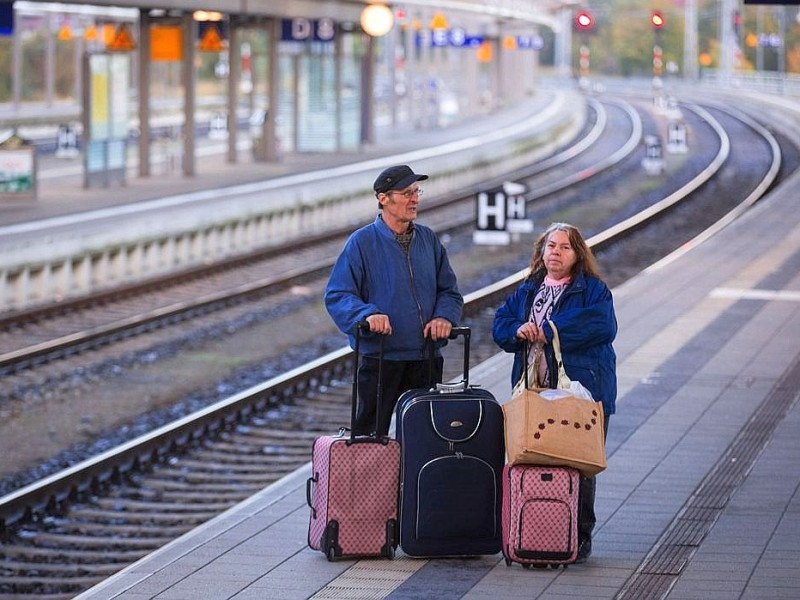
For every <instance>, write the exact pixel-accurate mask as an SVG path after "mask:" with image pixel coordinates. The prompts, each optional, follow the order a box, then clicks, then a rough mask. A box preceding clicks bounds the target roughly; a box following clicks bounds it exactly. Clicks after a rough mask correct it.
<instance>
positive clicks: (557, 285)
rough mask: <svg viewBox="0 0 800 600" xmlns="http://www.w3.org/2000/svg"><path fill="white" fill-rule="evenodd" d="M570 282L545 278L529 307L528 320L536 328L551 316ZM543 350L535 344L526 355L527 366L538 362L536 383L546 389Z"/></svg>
mask: <svg viewBox="0 0 800 600" xmlns="http://www.w3.org/2000/svg"><path fill="white" fill-rule="evenodd" d="M570 281H571V278H570V277H565V278H564V279H558V280H556V279H551V278H550V277H549V276H545V278H544V283H543V284H542V285H541V286H539V289H538V290H537V291H536V296H534V298H533V305H532V306H531V314H530V317H529V320H530V321H532V322H533V323H535V324H536V326H537V327H541V326H542V323H544V322H545V321H547V320H548V319H549V318H550V315H551V314H553V307H554V306H555V304H556V302H558V299H559V298H560V297H561V294H562V293H563V292H564V290H565V289H566V288H567V286H568V285H569V283H570ZM543 348H544V344H542V343H540V342H536V343H535V344H534V345H533V352H529V353H528V364H532V363H534V362H535V361H537V360H538V361H539V366H538V371H537V377H538V380H539V381H538V382H539V384H540V385H541V386H543V387H547V386H549V385H550V373H549V372H548V369H547V361H546V360H544V357H542V356H541V355H542V350H543ZM540 357H541V358H540Z"/></svg>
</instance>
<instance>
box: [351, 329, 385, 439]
mask: <svg viewBox="0 0 800 600" xmlns="http://www.w3.org/2000/svg"><path fill="white" fill-rule="evenodd" d="M369 331H370V329H369V323H368V322H367V321H366V320H364V321H359V322H358V323H356V333H355V337H356V347H355V349H354V350H355V357H354V359H353V395H352V401H351V403H350V404H351V406H350V442H351V443H352V442H354V441H355V438H356V436H355V429H354V425H355V423H356V405H357V404H358V365H359V364H360V361H361V355H360V353H359V349H360V346H361V336H362V334H364V333H369ZM378 337H379V342H378V395H377V398H375V405H376V406H375V436H376V437H378V438H379V437H380V436H378V429H379V427H380V423H381V400H382V398H383V341H384V338H385V337H386V336H384V335H379V336H378Z"/></svg>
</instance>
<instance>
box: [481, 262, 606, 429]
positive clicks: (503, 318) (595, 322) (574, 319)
mask: <svg viewBox="0 0 800 600" xmlns="http://www.w3.org/2000/svg"><path fill="white" fill-rule="evenodd" d="M543 280H544V272H543V271H542V272H538V273H535V274H534V275H533V276H532V277H528V278H527V279H526V280H525V281H524V282H523V283H522V284H520V286H519V287H518V288H517V289H516V291H515V292H514V293H513V294H511V295H510V296H509V297H508V298H507V299H506V301H505V302H504V303H503V305H502V306H500V308H498V309H497V312H496V313H495V317H494V324H493V326H492V335H493V337H494V341H495V343H496V344H497V345H498V346H500V347H501V348H502V349H503V350H505V351H506V352H514V353H515V355H514V367H513V369H512V372H511V385H512V386H513V385H514V384H515V383H516V382H517V381H519V378H520V377H521V376H522V364H523V360H524V358H523V351H524V346H523V341H522V340H520V339H518V338H517V329H519V327H520V326H521V325H522V324H523V323H525V322H527V321H528V319H529V318H530V313H531V305H532V304H533V299H534V297H535V296H536V291H537V290H538V289H539V286H540V285H542V282H543ZM550 319H551V320H552V321H553V323H555V325H556V328H557V329H558V335H559V340H560V341H561V357H562V359H563V361H564V369H565V371H566V373H567V376H568V377H569V378H570V379H572V380H576V381H580V382H581V383H582V384H583V385H584V387H586V388H587V389H588V390H589V391H590V392H591V393H592V396H593V397H594V399H595V400H600V401H602V403H603V412H605V414H606V415H612V414H614V411H615V410H616V399H617V374H616V370H617V357H616V354H615V352H614V348H613V346H612V345H611V344H612V342H613V341H614V338H615V337H616V335H617V318H616V315H615V313H614V301H613V299H612V297H611V290H609V289H608V287H607V286H606V284H605V283H603V282H602V281H601V280H600V279H598V278H596V277H593V276H590V275H585V274H584V273H583V271H579V272H578V273H577V274H576V275H575V277H573V279H572V282H571V283H570V284H569V286H568V287H567V289H565V290H564V292H563V293H562V294H561V297H560V298H559V299H558V301H557V302H556V304H555V306H554V307H553V313H552V315H551V316H550ZM543 329H544V334H545V338H546V339H547V344H546V345H545V353H544V355H545V356H546V357H547V367H548V371H549V372H550V373H557V372H558V371H557V369H556V365H555V356H554V354H553V349H552V346H551V344H550V342H551V340H552V339H553V329H552V328H551V327H550V324H549V323H547V322H545V323H544V324H543Z"/></svg>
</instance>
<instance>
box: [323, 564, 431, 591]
mask: <svg viewBox="0 0 800 600" xmlns="http://www.w3.org/2000/svg"><path fill="white" fill-rule="evenodd" d="M427 562H428V561H427V560H419V559H415V558H409V557H407V556H403V555H398V556H397V557H396V558H394V559H393V560H387V559H385V558H384V559H380V558H376V559H365V560H360V561H358V562H357V563H356V564H354V565H353V566H352V567H350V568H349V569H347V571H345V572H344V573H342V574H341V575H339V577H337V578H336V579H334V580H333V581H331V582H330V583H329V584H328V585H326V586H325V587H324V588H322V589H321V590H319V591H318V592H317V593H316V594H314V595H313V596H311V600H383V598H386V596H388V595H389V594H391V593H392V592H393V591H394V590H395V589H396V588H397V587H399V586H400V584H402V583H403V582H404V581H405V580H406V579H408V578H409V577H411V576H412V575H413V574H414V573H416V572H417V571H418V570H419V569H421V568H422V567H424V566H425V564H426V563H427Z"/></svg>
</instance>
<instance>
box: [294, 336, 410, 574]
mask: <svg viewBox="0 0 800 600" xmlns="http://www.w3.org/2000/svg"><path fill="white" fill-rule="evenodd" d="M358 339H359V335H358V333H357V334H356V349H355V355H356V358H355V369H354V374H353V407H352V416H351V418H352V421H351V424H352V422H353V421H354V420H355V414H356V413H355V406H356V395H357V388H356V377H357V373H358ZM381 352H382V349H381ZM378 377H380V373H379V375H378ZM378 407H380V402H378ZM376 412H377V413H378V414H377V415H376V417H377V419H380V409H378V410H377V411H376ZM378 422H380V421H378ZM311 471H312V475H311V477H309V479H308V481H307V482H306V502H307V503H308V505H309V506H310V507H311V518H310V520H309V524H308V545H309V546H310V547H311V548H313V549H314V550H320V551H322V552H323V553H324V554H325V556H326V557H327V558H328V560H334V559H337V558H346V557H356V556H359V557H360V556H385V557H387V558H392V557H394V553H395V549H396V548H397V543H398V529H397V527H398V524H397V504H398V494H399V486H400V443H399V442H398V441H397V440H395V439H391V438H389V437H381V438H377V437H375V436H353V433H352V429H351V430H349V431H348V430H347V429H345V428H342V429H341V430H340V431H339V434H338V435H326V436H321V437H318V438H317V439H315V440H314V446H313V449H312V457H311Z"/></svg>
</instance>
